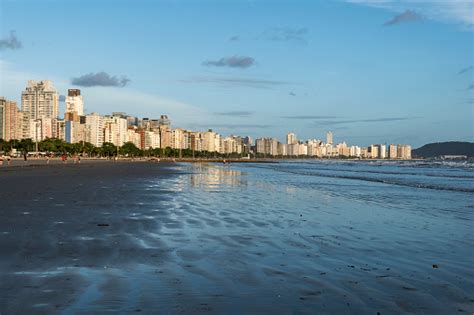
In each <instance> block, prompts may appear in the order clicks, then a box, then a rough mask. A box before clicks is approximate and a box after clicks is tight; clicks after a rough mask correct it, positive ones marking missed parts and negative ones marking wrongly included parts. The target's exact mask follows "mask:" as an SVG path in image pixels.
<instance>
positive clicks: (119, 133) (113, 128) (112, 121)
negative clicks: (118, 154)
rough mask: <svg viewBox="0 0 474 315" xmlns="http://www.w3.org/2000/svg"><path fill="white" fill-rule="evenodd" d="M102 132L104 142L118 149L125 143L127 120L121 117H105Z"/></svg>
mask: <svg viewBox="0 0 474 315" xmlns="http://www.w3.org/2000/svg"><path fill="white" fill-rule="evenodd" d="M104 130H105V131H104V142H110V143H113V144H114V145H116V146H119V147H121V146H123V145H124V143H125V142H127V130H128V127H127V119H125V118H122V116H118V115H117V116H105V120H104Z"/></svg>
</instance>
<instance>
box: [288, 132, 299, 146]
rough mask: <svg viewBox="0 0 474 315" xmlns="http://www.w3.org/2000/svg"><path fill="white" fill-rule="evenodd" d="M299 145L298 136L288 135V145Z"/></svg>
mask: <svg viewBox="0 0 474 315" xmlns="http://www.w3.org/2000/svg"><path fill="white" fill-rule="evenodd" d="M296 143H298V139H296V135H295V134H294V133H292V132H290V133H289V134H287V135H286V144H296Z"/></svg>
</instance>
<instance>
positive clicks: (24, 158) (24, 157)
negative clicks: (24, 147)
mask: <svg viewBox="0 0 474 315" xmlns="http://www.w3.org/2000/svg"><path fill="white" fill-rule="evenodd" d="M27 160H28V157H27V154H26V152H23V162H25V163H26V161H27Z"/></svg>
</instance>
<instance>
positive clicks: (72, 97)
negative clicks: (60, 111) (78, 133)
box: [65, 89, 84, 120]
mask: <svg viewBox="0 0 474 315" xmlns="http://www.w3.org/2000/svg"><path fill="white" fill-rule="evenodd" d="M65 103H66V113H75V114H77V115H78V116H84V100H83V99H82V95H81V90H79V89H69V90H68V91H67V96H66V100H65ZM71 120H72V119H71Z"/></svg>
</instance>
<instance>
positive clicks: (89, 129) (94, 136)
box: [85, 113, 105, 147]
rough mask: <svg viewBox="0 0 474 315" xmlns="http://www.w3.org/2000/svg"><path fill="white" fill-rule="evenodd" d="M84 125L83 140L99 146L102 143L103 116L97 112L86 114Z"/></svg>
mask: <svg viewBox="0 0 474 315" xmlns="http://www.w3.org/2000/svg"><path fill="white" fill-rule="evenodd" d="M85 125H86V126H85V129H86V137H85V138H86V139H85V140H86V141H87V142H90V143H92V144H93V145H94V146H96V147H101V146H102V144H104V128H105V118H104V117H103V116H101V115H99V114H98V113H91V114H89V115H86V124H85Z"/></svg>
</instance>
